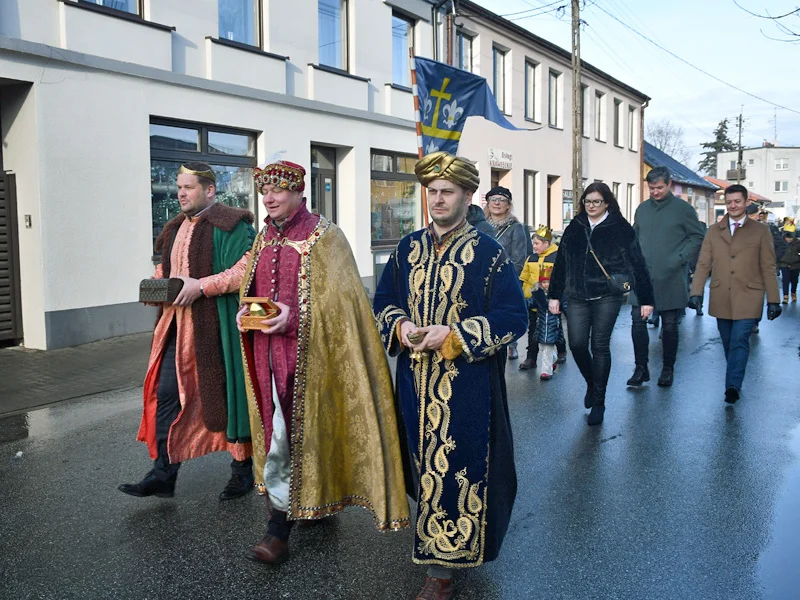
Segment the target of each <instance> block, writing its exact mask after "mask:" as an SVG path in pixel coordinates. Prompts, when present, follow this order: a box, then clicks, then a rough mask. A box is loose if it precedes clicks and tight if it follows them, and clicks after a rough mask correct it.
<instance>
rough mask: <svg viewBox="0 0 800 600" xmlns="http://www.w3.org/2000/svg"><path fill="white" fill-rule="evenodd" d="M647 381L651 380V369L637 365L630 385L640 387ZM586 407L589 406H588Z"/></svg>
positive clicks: (629, 380) (629, 381)
mask: <svg viewBox="0 0 800 600" xmlns="http://www.w3.org/2000/svg"><path fill="white" fill-rule="evenodd" d="M645 381H650V371H649V369H648V368H647V367H642V366H640V365H636V368H635V369H634V370H633V375H631V378H630V379H628V385H629V386H630V387H639V386H640V385H642V384H643V383H644V382H645ZM586 408H589V407H588V406H587V407H586Z"/></svg>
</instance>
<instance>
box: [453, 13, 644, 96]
mask: <svg viewBox="0 0 800 600" xmlns="http://www.w3.org/2000/svg"><path fill="white" fill-rule="evenodd" d="M459 5H460V7H461V8H462V9H464V12H463V13H462V14H461V16H463V17H467V18H469V17H478V18H483V19H486V20H487V21H489V22H492V23H494V24H495V25H497V26H499V27H501V28H502V29H506V30H508V31H510V32H512V33H515V34H517V35H518V36H520V37H522V38H523V39H525V40H527V41H529V42H531V43H533V44H535V45H537V46H541V47H542V48H546V49H547V50H549V51H550V52H552V53H553V54H556V55H557V56H561V57H562V58H564V59H566V60H567V62H571V61H572V52H571V51H569V50H565V49H564V48H562V47H561V46H558V45H556V44H554V43H552V42H548V41H547V40H546V39H544V38H541V37H539V36H538V35H536V34H534V33H531V32H530V31H528V30H527V29H525V28H524V27H520V26H519V25H517V24H516V23H514V22H513V21H509V20H508V19H504V18H503V17H501V16H500V15H498V14H496V13H493V12H492V11H490V10H488V9H486V8H484V7H482V6H480V5H479V4H476V3H475V2H470V0H461V1H460V2H459ZM581 69H585V70H586V71H587V72H589V73H593V74H594V75H596V76H597V77H600V78H601V79H605V80H606V81H608V82H609V83H612V84H613V85H616V86H617V87H619V88H620V89H623V90H625V91H626V92H628V93H629V94H631V95H633V96H636V97H637V98H639V99H640V100H641V101H642V102H647V101H649V100H650V96H648V95H647V94H645V93H643V92H640V91H639V90H637V89H636V88H634V87H631V86H629V85H628V84H627V83H623V82H622V81H620V80H619V79H617V78H615V77H612V76H611V75H609V74H608V73H606V72H605V71H602V70H600V69H598V68H597V67H595V66H594V65H591V64H589V63H587V62H586V61H585V60H581Z"/></svg>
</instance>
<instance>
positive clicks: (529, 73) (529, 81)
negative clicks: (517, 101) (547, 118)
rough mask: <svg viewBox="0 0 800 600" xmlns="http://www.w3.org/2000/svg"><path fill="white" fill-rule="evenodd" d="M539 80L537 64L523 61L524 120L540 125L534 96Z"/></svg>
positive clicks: (539, 116)
mask: <svg viewBox="0 0 800 600" xmlns="http://www.w3.org/2000/svg"><path fill="white" fill-rule="evenodd" d="M537 79H539V64H538V63H536V62H533V61H532V60H526V61H525V118H526V119H528V120H529V121H536V122H537V123H540V122H541V120H542V117H541V115H540V114H539V112H540V111H539V102H538V100H539V99H538V98H537V96H536V93H537V91H538V86H537V85H536V82H537Z"/></svg>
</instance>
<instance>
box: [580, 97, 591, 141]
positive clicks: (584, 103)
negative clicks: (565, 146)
mask: <svg viewBox="0 0 800 600" xmlns="http://www.w3.org/2000/svg"><path fill="white" fill-rule="evenodd" d="M590 114H591V113H590V112H589V86H588V85H581V135H582V136H583V137H585V138H588V137H589V132H590V131H591V129H592V123H591V121H590V120H589V115H590Z"/></svg>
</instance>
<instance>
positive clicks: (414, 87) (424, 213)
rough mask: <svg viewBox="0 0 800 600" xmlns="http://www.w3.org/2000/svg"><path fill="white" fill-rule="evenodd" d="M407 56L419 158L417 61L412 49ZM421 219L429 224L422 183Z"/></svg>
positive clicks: (420, 143) (420, 134)
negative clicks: (409, 66)
mask: <svg viewBox="0 0 800 600" xmlns="http://www.w3.org/2000/svg"><path fill="white" fill-rule="evenodd" d="M408 58H409V64H410V65H411V92H412V95H413V96H414V121H416V126H417V155H418V156H419V158H423V157H424V156H425V152H424V150H423V148H422V114H421V113H420V110H419V89H418V88H417V62H416V59H415V58H414V49H413V48H409V49H408ZM421 195H422V219H423V221H424V222H425V227H428V226H429V225H430V220H429V218H428V190H427V188H426V187H425V186H424V185H423V186H422V194H421Z"/></svg>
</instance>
